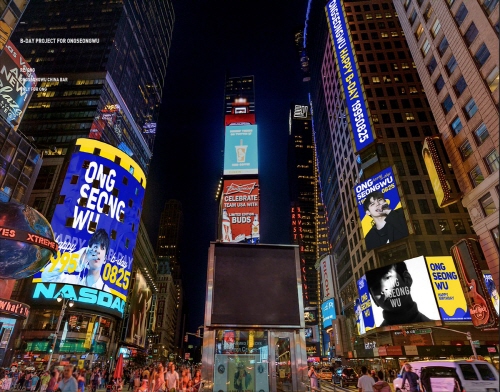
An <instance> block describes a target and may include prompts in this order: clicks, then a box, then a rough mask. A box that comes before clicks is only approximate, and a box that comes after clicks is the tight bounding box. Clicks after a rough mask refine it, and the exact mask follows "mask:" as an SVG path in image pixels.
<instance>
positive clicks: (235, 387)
mask: <svg viewBox="0 0 500 392" xmlns="http://www.w3.org/2000/svg"><path fill="white" fill-rule="evenodd" d="M214 388H217V391H223V392H257V391H263V392H268V391H269V380H268V364H267V362H264V361H263V360H262V359H261V357H260V355H251V354H246V355H224V354H216V355H215V366H214Z"/></svg>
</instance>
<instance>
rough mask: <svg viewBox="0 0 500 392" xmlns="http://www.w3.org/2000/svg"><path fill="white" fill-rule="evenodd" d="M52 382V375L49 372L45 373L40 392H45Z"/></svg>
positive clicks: (42, 376)
mask: <svg viewBox="0 0 500 392" xmlns="http://www.w3.org/2000/svg"><path fill="white" fill-rule="evenodd" d="M49 381H50V374H49V372H48V371H44V372H43V373H42V375H41V377H40V392H45V391H46V390H47V385H48V384H49Z"/></svg>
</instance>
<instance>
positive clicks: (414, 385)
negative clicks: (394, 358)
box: [401, 363, 419, 392]
mask: <svg viewBox="0 0 500 392" xmlns="http://www.w3.org/2000/svg"><path fill="white" fill-rule="evenodd" d="M418 379H419V377H418V375H417V373H415V372H414V371H413V370H412V367H411V365H410V364H409V363H406V364H405V372H404V374H403V380H402V382H401V385H402V386H403V387H404V386H405V382H406V381H408V385H409V386H410V389H409V391H410V392H418V391H419V386H418Z"/></svg>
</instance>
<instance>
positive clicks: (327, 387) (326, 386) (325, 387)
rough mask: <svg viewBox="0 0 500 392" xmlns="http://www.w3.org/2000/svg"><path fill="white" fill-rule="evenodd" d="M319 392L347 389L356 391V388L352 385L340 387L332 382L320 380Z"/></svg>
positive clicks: (334, 391)
mask: <svg viewBox="0 0 500 392" xmlns="http://www.w3.org/2000/svg"><path fill="white" fill-rule="evenodd" d="M320 388H321V392H347V391H357V388H356V387H355V386H354V385H353V386H350V387H348V388H341V387H340V386H339V384H333V383H331V382H328V381H322V382H321V384H320Z"/></svg>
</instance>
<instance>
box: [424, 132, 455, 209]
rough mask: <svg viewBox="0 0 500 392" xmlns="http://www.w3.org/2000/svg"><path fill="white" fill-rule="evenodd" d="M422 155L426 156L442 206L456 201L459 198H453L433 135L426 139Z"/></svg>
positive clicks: (435, 193)
mask: <svg viewBox="0 0 500 392" xmlns="http://www.w3.org/2000/svg"><path fill="white" fill-rule="evenodd" d="M422 156H423V158H424V163H425V167H426V168H427V173H429V178H430V180H431V184H432V190H433V191H434V195H435V196H436V201H437V203H438V205H439V206H440V207H445V206H447V205H450V204H453V203H456V202H457V201H458V199H452V197H451V189H450V184H449V183H448V181H447V180H446V178H445V176H444V169H443V165H442V164H441V160H440V159H439V155H438V153H437V150H436V147H435V146H434V140H432V138H431V137H426V138H425V139H424V146H423V148H422Z"/></svg>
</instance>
